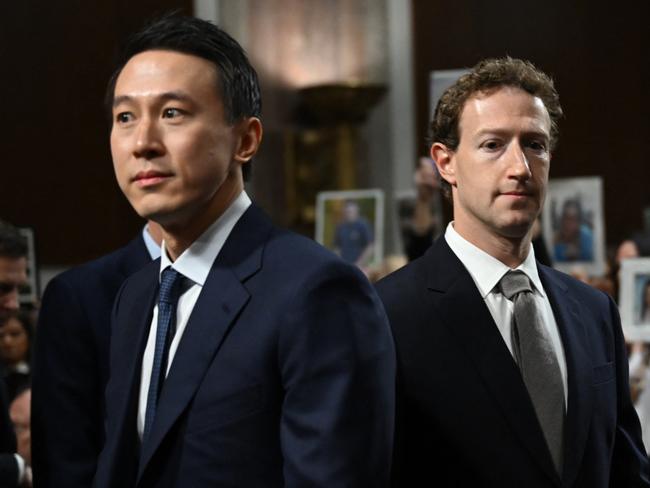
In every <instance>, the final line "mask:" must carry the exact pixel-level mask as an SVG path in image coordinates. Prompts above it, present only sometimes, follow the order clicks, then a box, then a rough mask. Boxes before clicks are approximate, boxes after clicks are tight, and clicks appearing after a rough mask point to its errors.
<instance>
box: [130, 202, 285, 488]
mask: <svg viewBox="0 0 650 488" xmlns="http://www.w3.org/2000/svg"><path fill="white" fill-rule="evenodd" d="M271 229H272V226H271V224H270V222H269V221H268V220H267V219H266V217H265V216H264V215H263V213H262V212H261V211H260V210H259V209H258V208H257V207H256V206H254V205H251V207H250V208H249V209H248V210H247V211H246V213H245V214H244V215H243V216H242V217H241V219H240V220H239V222H238V223H237V225H236V226H235V228H234V229H233V231H232V232H231V234H230V236H229V237H228V239H227V241H226V243H225V245H224V247H223V249H222V250H221V252H220V253H219V256H218V257H217V259H216V260H215V262H214V264H213V266H212V269H211V270H210V273H209V275H208V278H207V280H206V282H205V285H204V286H203V289H202V290H201V293H200V295H199V298H198V300H197V302H196V305H195V306H194V309H193V310H192V314H191V315H190V318H189V321H188V323H187V327H186V329H185V332H184V333H183V337H182V338H181V341H180V343H179V346H178V350H177V351H176V355H175V356H174V360H173V363H172V366H171V369H170V371H169V375H168V376H167V379H166V380H165V383H164V385H163V389H162V392H161V395H160V400H159V403H158V408H157V412H156V418H155V420H154V424H153V426H152V431H151V436H150V438H149V440H148V442H147V443H146V444H145V445H143V448H142V453H141V462H140V468H139V472H138V480H139V479H140V477H141V476H142V473H143V471H144V469H145V468H146V466H147V464H148V463H149V461H150V460H151V457H152V456H153V454H154V453H155V451H156V449H157V448H158V446H159V445H160V443H161V442H162V440H163V438H164V437H165V435H166V434H167V432H169V430H170V429H171V427H172V426H173V425H174V423H175V422H176V420H177V419H178V417H179V416H180V415H181V414H182V413H183V412H184V411H185V409H186V407H187V406H188V405H189V403H190V402H191V400H192V398H193V397H194V394H195V393H196V391H197V390H198V388H199V386H200V385H201V382H202V381H203V377H204V375H205V373H206V371H207V369H208V367H209V366H210V364H211V363H212V361H213V359H214V356H215V354H216V353H217V351H218V349H219V347H220V345H221V344H222V342H223V340H224V338H225V336H226V335H227V333H228V331H229V330H230V328H231V327H232V326H233V325H234V322H235V318H236V317H237V316H238V315H239V313H240V311H241V310H242V309H243V308H244V307H245V305H246V303H247V302H248V300H249V299H250V294H249V293H248V291H247V290H246V288H245V286H244V284H243V282H244V281H245V280H246V279H248V278H249V277H250V276H251V275H253V274H254V273H256V272H257V271H258V270H259V269H260V267H261V263H262V254H263V249H264V245H265V243H266V239H267V238H268V234H269V232H270V230H271Z"/></svg>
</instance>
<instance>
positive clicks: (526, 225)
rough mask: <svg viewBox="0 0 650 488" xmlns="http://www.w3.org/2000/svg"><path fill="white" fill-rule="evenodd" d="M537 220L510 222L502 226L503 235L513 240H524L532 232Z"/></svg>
mask: <svg viewBox="0 0 650 488" xmlns="http://www.w3.org/2000/svg"><path fill="white" fill-rule="evenodd" d="M534 222H535V219H532V220H525V221H518V222H510V223H507V224H505V225H502V226H501V234H502V235H503V236H505V237H508V238H511V239H522V238H524V237H526V234H528V233H529V232H530V230H531V229H532V227H533V223H534Z"/></svg>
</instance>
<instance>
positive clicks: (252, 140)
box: [234, 117, 263, 163]
mask: <svg viewBox="0 0 650 488" xmlns="http://www.w3.org/2000/svg"><path fill="white" fill-rule="evenodd" d="M238 125H239V127H238V128H237V129H238V132H239V141H238V145H237V149H236V151H235V158H234V159H235V161H237V162H239V163H245V162H247V161H248V160H250V159H251V158H252V157H253V156H255V153H256V152H257V149H258V148H259V147H260V143H261V142H262V132H263V129H262V121H261V120H260V119H258V118H257V117H246V118H245V119H243V120H241V121H240V122H239V123H238Z"/></svg>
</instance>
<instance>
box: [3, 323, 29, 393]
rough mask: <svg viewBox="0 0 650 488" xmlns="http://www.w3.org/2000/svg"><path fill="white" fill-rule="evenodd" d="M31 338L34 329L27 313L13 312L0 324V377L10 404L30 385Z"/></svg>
mask: <svg viewBox="0 0 650 488" xmlns="http://www.w3.org/2000/svg"><path fill="white" fill-rule="evenodd" d="M33 336H34V327H33V326H32V323H31V316H30V314H29V313H27V312H15V313H13V314H11V315H9V316H7V317H6V318H5V320H4V322H2V323H0V362H1V364H0V376H2V379H3V380H4V383H5V387H6V389H7V396H8V399H9V401H10V402H11V401H13V399H14V398H15V397H16V394H17V393H18V392H19V391H20V390H23V389H24V388H25V387H27V386H28V385H29V383H30V380H31V375H30V358H31V349H32V339H33Z"/></svg>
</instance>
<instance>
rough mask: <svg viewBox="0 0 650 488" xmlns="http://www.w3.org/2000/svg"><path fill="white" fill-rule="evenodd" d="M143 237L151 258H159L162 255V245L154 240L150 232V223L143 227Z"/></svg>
mask: <svg viewBox="0 0 650 488" xmlns="http://www.w3.org/2000/svg"><path fill="white" fill-rule="evenodd" d="M142 239H143V240H144V245H145V247H146V248H147V252H148V253H149V256H151V259H152V260H153V259H158V258H159V257H160V246H159V245H158V244H157V243H156V241H154V240H153V237H151V234H149V224H147V225H145V226H144V227H143V228H142Z"/></svg>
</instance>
